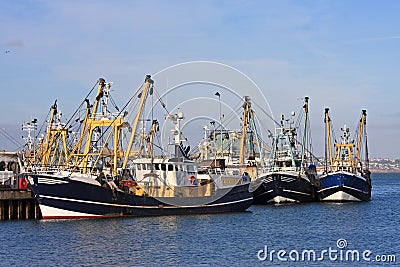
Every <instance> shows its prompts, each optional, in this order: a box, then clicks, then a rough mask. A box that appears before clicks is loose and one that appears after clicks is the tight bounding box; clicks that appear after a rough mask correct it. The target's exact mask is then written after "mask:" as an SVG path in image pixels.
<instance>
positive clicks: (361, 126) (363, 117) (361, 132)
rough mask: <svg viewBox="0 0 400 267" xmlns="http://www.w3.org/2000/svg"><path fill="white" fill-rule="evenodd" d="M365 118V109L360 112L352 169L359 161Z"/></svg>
mask: <svg viewBox="0 0 400 267" xmlns="http://www.w3.org/2000/svg"><path fill="white" fill-rule="evenodd" d="M366 117H367V111H366V110H365V109H363V110H362V113H361V119H360V126H359V127H360V128H359V132H358V138H357V147H356V155H355V159H354V160H355V163H354V165H355V166H354V167H356V168H357V165H358V163H359V161H360V159H359V157H360V150H361V139H362V137H363V135H364V127H365V125H366Z"/></svg>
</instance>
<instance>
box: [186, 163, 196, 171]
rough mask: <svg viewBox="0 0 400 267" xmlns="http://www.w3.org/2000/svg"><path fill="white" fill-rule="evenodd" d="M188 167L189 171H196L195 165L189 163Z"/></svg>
mask: <svg viewBox="0 0 400 267" xmlns="http://www.w3.org/2000/svg"><path fill="white" fill-rule="evenodd" d="M187 168H188V172H195V169H194V166H193V165H187Z"/></svg>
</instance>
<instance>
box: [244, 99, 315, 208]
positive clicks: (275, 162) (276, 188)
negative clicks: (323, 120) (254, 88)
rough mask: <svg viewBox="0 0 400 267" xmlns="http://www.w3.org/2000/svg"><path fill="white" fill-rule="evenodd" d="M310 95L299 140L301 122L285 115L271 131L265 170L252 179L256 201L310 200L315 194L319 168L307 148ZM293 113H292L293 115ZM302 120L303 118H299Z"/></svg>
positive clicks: (264, 202) (312, 199) (260, 202)
mask: <svg viewBox="0 0 400 267" xmlns="http://www.w3.org/2000/svg"><path fill="white" fill-rule="evenodd" d="M308 99H309V98H308V97H306V98H305V104H304V106H303V108H304V131H303V138H302V139H303V140H302V142H299V141H298V140H297V131H298V129H299V126H293V124H294V121H293V120H292V119H288V120H286V119H285V117H284V116H283V115H282V117H281V122H280V127H277V128H276V129H275V133H274V134H272V133H271V137H272V151H271V153H270V156H269V158H268V162H267V166H266V168H265V171H264V173H262V174H261V175H259V176H258V177H257V179H255V180H253V181H252V185H251V188H250V191H252V193H253V197H254V203H255V204H267V203H284V202H308V201H314V200H315V197H316V192H315V181H316V178H317V174H316V168H315V165H314V164H313V157H312V154H311V152H310V151H311V150H310V149H308V144H309V142H308V137H307V132H308V121H309V118H308ZM294 115H295V114H294V113H292V116H293V117H294ZM298 121H299V122H300V120H298Z"/></svg>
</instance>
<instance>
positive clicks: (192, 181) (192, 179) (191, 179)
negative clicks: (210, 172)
mask: <svg viewBox="0 0 400 267" xmlns="http://www.w3.org/2000/svg"><path fill="white" fill-rule="evenodd" d="M195 181H196V177H194V176H193V175H191V176H190V177H189V182H190V183H191V184H194V182H195Z"/></svg>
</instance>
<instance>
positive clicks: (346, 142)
mask: <svg viewBox="0 0 400 267" xmlns="http://www.w3.org/2000/svg"><path fill="white" fill-rule="evenodd" d="M366 117H367V111H366V110H362V113H361V119H360V122H359V125H358V127H357V128H358V132H357V134H356V137H355V139H353V140H351V138H350V130H349V128H348V127H347V126H346V125H344V127H343V128H341V130H342V136H341V142H339V143H338V142H336V141H335V145H334V147H335V153H334V154H333V148H332V141H331V139H332V126H331V119H330V117H329V109H328V108H326V109H325V126H326V146H325V167H324V173H323V174H322V175H321V176H320V177H319V187H318V198H319V200H321V201H334V202H344V201H369V200H370V199H371V189H372V185H371V177H370V175H371V172H370V171H369V159H368V144H367V134H366ZM355 141H356V144H355ZM354 150H355V153H354ZM362 153H364V155H365V158H364V159H363V160H362V159H361V154H362Z"/></svg>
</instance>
